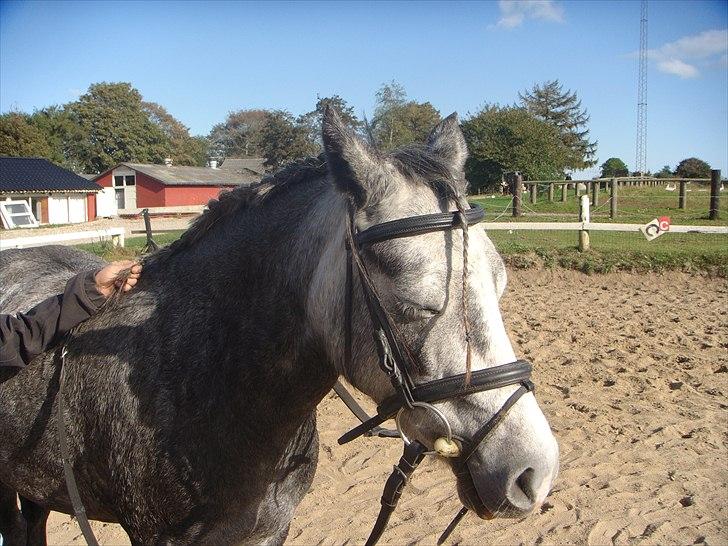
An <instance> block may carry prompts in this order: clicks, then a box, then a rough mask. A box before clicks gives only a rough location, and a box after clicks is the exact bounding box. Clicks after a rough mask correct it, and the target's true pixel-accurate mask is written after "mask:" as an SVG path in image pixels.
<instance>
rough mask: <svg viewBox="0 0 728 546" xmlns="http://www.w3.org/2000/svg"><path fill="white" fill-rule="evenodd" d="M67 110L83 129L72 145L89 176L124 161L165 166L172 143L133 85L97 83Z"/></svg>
mask: <svg viewBox="0 0 728 546" xmlns="http://www.w3.org/2000/svg"><path fill="white" fill-rule="evenodd" d="M66 110H67V111H68V113H69V114H70V116H71V119H72V120H73V121H74V123H75V124H76V125H77V126H78V128H79V133H78V135H77V136H76V138H75V139H74V141H73V142H71V143H69V147H70V149H71V155H72V156H73V157H75V158H76V159H77V160H78V161H79V163H80V165H81V167H82V168H83V169H84V171H85V172H102V171H104V170H106V169H109V168H111V167H113V166H114V165H116V164H117V163H120V162H122V161H136V162H140V163H162V162H163V161H164V158H165V157H167V156H168V155H169V154H170V152H171V148H170V144H169V141H168V139H167V137H166V135H165V134H164V132H163V131H162V129H160V128H159V126H157V125H156V124H155V123H153V122H152V121H151V120H150V119H149V116H148V114H147V112H146V111H145V110H144V106H143V103H142V96H141V94H140V93H139V92H138V91H137V90H136V89H134V88H133V87H132V86H131V84H129V83H96V84H93V85H91V86H90V87H89V89H88V92H87V93H86V94H84V95H82V96H81V97H80V98H79V99H78V100H77V101H76V102H72V103H70V104H68V105H67V107H66Z"/></svg>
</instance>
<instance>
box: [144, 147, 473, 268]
mask: <svg viewBox="0 0 728 546" xmlns="http://www.w3.org/2000/svg"><path fill="white" fill-rule="evenodd" d="M388 157H389V159H390V160H392V162H393V163H394V164H395V166H397V168H398V169H399V170H400V171H401V172H402V174H403V175H405V176H407V177H409V178H412V179H415V180H418V181H419V182H421V183H423V184H425V185H426V186H428V187H430V188H431V189H432V190H433V191H434V192H435V194H436V195H437V196H438V197H440V198H443V199H453V200H457V199H458V198H459V196H460V193H461V192H460V191H459V190H458V187H457V183H458V181H457V180H456V179H454V178H453V173H452V171H451V169H450V166H449V164H448V163H446V161H445V160H444V159H443V158H441V157H440V156H438V155H437V154H435V153H434V152H433V151H432V150H431V149H430V148H429V147H427V146H426V145H424V144H410V145H407V146H404V147H402V148H400V149H398V150H395V151H393V152H391V153H390V154H389V156H388ZM327 174H328V165H327V163H326V158H325V156H324V154H320V155H319V156H318V157H307V158H304V159H300V160H297V161H294V162H292V163H290V164H288V165H286V166H285V167H284V168H282V169H281V170H279V171H277V172H276V173H274V174H271V175H269V176H266V177H265V178H263V179H262V180H261V181H260V182H258V183H257V184H252V185H250V186H240V187H237V188H235V189H234V190H231V191H226V192H223V193H221V194H220V195H219V196H218V198H217V199H211V200H210V201H209V202H208V204H207V208H206V209H205V211H204V212H203V213H202V214H201V215H200V216H198V217H197V218H196V219H195V220H194V221H193V222H192V224H191V225H190V227H189V228H188V229H187V230H186V231H185V232H184V233H183V234H182V236H181V237H180V238H179V239H177V240H176V241H174V242H173V243H171V244H170V245H169V246H167V247H164V248H162V249H160V250H158V251H157V252H155V253H153V254H151V255H150V256H148V257H147V260H149V259H155V258H156V259H163V258H166V257H170V256H173V255H175V254H178V253H179V252H181V251H182V250H185V249H188V248H190V247H192V246H193V245H195V244H196V243H197V242H198V241H200V240H201V239H202V238H203V237H204V236H205V235H206V234H207V233H208V232H209V231H210V230H211V229H212V227H213V226H214V225H215V224H216V223H217V222H218V221H220V220H221V219H223V218H226V217H228V216H229V215H231V214H234V213H236V212H238V211H240V210H242V209H247V208H251V207H254V206H258V205H260V204H261V203H263V202H264V201H268V200H270V199H273V198H274V197H275V196H277V195H280V194H281V193H282V192H283V191H284V190H287V189H289V188H292V187H295V186H297V185H299V184H302V183H305V182H308V181H311V180H314V179H318V178H321V177H323V176H326V175H327Z"/></svg>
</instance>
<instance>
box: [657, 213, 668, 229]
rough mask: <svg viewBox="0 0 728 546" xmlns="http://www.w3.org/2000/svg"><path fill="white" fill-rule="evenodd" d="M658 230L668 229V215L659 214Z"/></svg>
mask: <svg viewBox="0 0 728 546" xmlns="http://www.w3.org/2000/svg"><path fill="white" fill-rule="evenodd" d="M659 225H660V231H670V217H669V216H660V219H659Z"/></svg>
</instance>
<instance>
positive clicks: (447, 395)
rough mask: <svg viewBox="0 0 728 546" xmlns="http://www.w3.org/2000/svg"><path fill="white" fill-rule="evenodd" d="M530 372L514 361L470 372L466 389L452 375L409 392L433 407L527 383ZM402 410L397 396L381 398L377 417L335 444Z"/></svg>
mask: <svg viewBox="0 0 728 546" xmlns="http://www.w3.org/2000/svg"><path fill="white" fill-rule="evenodd" d="M531 371H532V366H531V364H530V363H529V362H527V361H525V360H516V361H514V362H509V363H508V364H503V365H501V366H495V367H494V368H486V369H485V370H477V371H474V372H472V375H471V379H470V384H469V385H466V384H465V374H464V373H462V374H458V375H452V376H448V377H444V378H442V379H435V380H434V381H429V382H427V383H423V384H421V385H417V386H415V387H414V388H413V389H412V391H411V392H412V399H413V400H414V401H415V402H426V403H433V402H441V401H442V400H449V399H451V398H459V397H461V396H467V395H469V394H474V393H476V392H482V391H488V390H492V389H499V388H501V387H506V386H508V385H515V384H519V383H523V382H525V381H528V379H529V377H530V376H531ZM402 407H403V403H402V397H401V395H399V394H394V395H392V396H390V397H388V398H385V399H384V400H383V401H382V403H381V404H379V406H377V414H376V415H375V416H374V417H372V418H371V419H369V420H367V421H364V422H363V423H361V424H360V425H358V426H356V427H355V428H353V429H351V430H350V431H349V432H347V433H346V434H344V435H343V436H342V437H341V438H339V440H338V441H339V444H345V443H347V442H351V441H352V440H354V439H356V438H358V437H359V436H361V435H363V434H366V433H367V432H368V431H369V430H371V429H372V428H374V427H376V426H379V425H381V424H382V423H384V422H385V421H386V420H387V419H390V418H391V417H393V416H394V415H395V414H396V413H397V412H398V411H399V410H400V409H402Z"/></svg>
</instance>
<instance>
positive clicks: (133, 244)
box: [75, 230, 184, 261]
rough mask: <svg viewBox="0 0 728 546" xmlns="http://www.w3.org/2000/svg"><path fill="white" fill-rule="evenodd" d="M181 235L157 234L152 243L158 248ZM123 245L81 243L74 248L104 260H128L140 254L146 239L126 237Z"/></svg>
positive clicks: (173, 232)
mask: <svg viewBox="0 0 728 546" xmlns="http://www.w3.org/2000/svg"><path fill="white" fill-rule="evenodd" d="M182 233H184V230H179V231H170V232H167V233H159V234H157V235H155V236H154V241H155V242H156V243H157V244H158V245H159V246H165V245H168V244H169V243H171V242H172V241H176V240H177V239H179V237H180V235H182ZM124 244H125V245H126V246H124V247H115V246H113V245H112V244H111V241H99V242H97V243H83V244H80V245H75V246H76V248H80V249H81V250H86V251H88V252H91V253H93V254H96V255H97V256H101V257H102V258H103V259H104V260H109V261H113V260H130V259H134V258H136V257H137V256H140V255H141V254H142V252H143V251H144V247H145V246H146V244H147V238H146V237H127V238H126V240H125V241H124Z"/></svg>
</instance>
